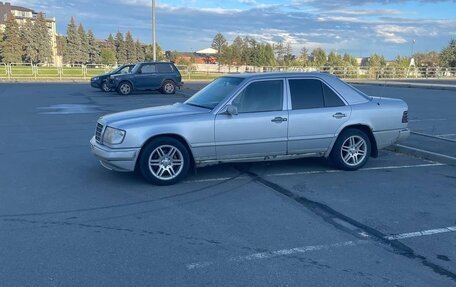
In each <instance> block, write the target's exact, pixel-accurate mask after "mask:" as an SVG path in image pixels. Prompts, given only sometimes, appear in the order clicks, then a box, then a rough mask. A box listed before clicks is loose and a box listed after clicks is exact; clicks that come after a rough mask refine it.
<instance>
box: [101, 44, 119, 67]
mask: <svg viewBox="0 0 456 287" xmlns="http://www.w3.org/2000/svg"><path fill="white" fill-rule="evenodd" d="M100 61H101V63H102V64H104V65H114V64H115V63H116V52H114V50H111V49H109V48H103V49H101V52H100Z"/></svg>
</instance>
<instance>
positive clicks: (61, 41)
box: [56, 36, 67, 57]
mask: <svg viewBox="0 0 456 287" xmlns="http://www.w3.org/2000/svg"><path fill="white" fill-rule="evenodd" d="M56 41H57V43H56V44H57V56H61V57H63V55H64V54H65V51H66V46H67V39H66V37H65V36H57V37H56Z"/></svg>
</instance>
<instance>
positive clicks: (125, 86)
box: [117, 82, 133, 96]
mask: <svg viewBox="0 0 456 287" xmlns="http://www.w3.org/2000/svg"><path fill="white" fill-rule="evenodd" d="M132 91H133V87H132V86H131V84H130V83H129V82H122V83H120V84H119V87H118V88H117V92H118V93H119V94H121V95H124V96H126V95H129V94H131V92H132Z"/></svg>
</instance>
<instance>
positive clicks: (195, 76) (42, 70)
mask: <svg viewBox="0 0 456 287" xmlns="http://www.w3.org/2000/svg"><path fill="white" fill-rule="evenodd" d="M114 68H115V67H113V66H106V65H101V64H100V65H97V64H93V65H73V66H62V67H53V66H48V65H39V64H38V65H32V64H26V63H17V64H3V63H0V79H7V80H21V79H32V80H33V79H36V80H40V79H43V80H44V79H46V80H87V79H89V78H90V77H93V76H95V75H98V74H103V73H106V72H108V71H110V70H112V69H114ZM177 68H178V69H179V71H180V72H181V74H182V77H183V78H184V80H211V79H214V78H217V77H219V76H221V75H224V74H231V73H252V72H256V73H258V72H278V71H280V72H322V73H329V74H333V75H336V76H338V77H340V78H345V79H407V78H417V79H427V78H433V79H435V78H455V77H456V67H410V68H398V67H393V66H388V67H381V68H376V67H333V66H323V67H299V66H291V67H280V66H274V67H271V66H265V67H255V66H219V65H188V66H186V65H177Z"/></svg>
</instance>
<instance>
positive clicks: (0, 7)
mask: <svg viewBox="0 0 456 287" xmlns="http://www.w3.org/2000/svg"><path fill="white" fill-rule="evenodd" d="M9 13H11V14H12V15H13V16H14V17H15V18H16V21H17V22H18V23H19V25H24V24H25V22H26V21H27V20H28V19H30V20H31V21H32V22H34V21H35V20H36V17H37V16H38V14H39V12H35V11H34V10H32V9H29V8H25V7H21V6H14V5H11V3H9V2H5V3H3V2H0V29H2V30H3V29H5V22H6V19H7V17H8V14H9ZM41 14H43V15H44V17H45V19H46V23H47V26H48V29H49V35H51V47H52V59H53V63H52V64H54V65H60V64H61V62H62V59H61V57H59V56H58V55H57V27H56V21H55V18H54V17H52V18H48V17H46V14H45V13H41Z"/></svg>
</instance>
